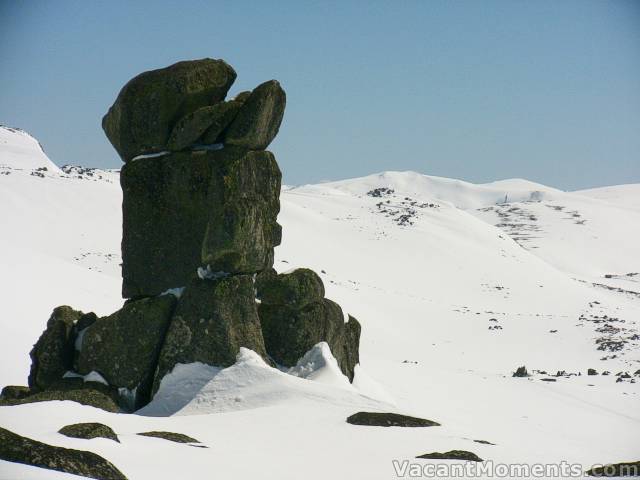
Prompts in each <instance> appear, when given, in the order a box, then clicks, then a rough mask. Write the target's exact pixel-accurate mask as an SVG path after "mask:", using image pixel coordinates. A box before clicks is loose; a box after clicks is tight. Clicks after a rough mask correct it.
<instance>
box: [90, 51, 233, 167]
mask: <svg viewBox="0 0 640 480" xmlns="http://www.w3.org/2000/svg"><path fill="white" fill-rule="evenodd" d="M235 79H236V72H235V71H234V70H233V68H231V66H230V65H228V64H227V63H226V62H225V61H224V60H212V59H210V58H205V59H202V60H191V61H185V62H179V63H176V64H174V65H171V66H169V67H166V68H161V69H159V70H151V71H149V72H144V73H141V74H140V75H138V76H136V77H135V78H133V79H131V80H130V81H129V82H128V83H127V84H126V85H125V86H124V87H123V88H122V90H121V91H120V94H119V95H118V98H117V99H116V101H115V103H114V104H113V106H112V107H111V108H110V109H109V111H108V112H107V114H106V115H105V116H104V118H103V119H102V128H103V129H104V131H105V133H106V135H107V137H108V138H109V141H110V142H111V144H112V145H113V146H114V148H115V149H116V150H117V151H118V154H119V155H120V157H121V158H122V160H123V161H125V162H128V161H129V160H131V159H132V158H134V157H136V156H138V155H143V154H150V153H156V152H161V151H164V150H166V148H167V140H168V139H169V135H170V134H171V130H172V129H173V127H174V125H175V123H176V122H177V121H178V120H180V119H181V118H182V117H183V116H185V115H187V114H189V113H192V112H194V111H195V110H197V109H198V108H200V107H204V106H206V105H213V104H215V103H218V102H220V101H222V100H224V97H225V96H226V95H227V92H228V91H229V88H230V87H231V85H232V84H233V82H234V81H235Z"/></svg>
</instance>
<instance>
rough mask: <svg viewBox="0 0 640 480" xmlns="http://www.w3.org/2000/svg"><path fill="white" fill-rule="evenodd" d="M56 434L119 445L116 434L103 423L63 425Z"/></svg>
mask: <svg viewBox="0 0 640 480" xmlns="http://www.w3.org/2000/svg"><path fill="white" fill-rule="evenodd" d="M58 433H60V434H62V435H64V436H66V437H71V438H82V439H84V440H91V439H92V438H106V439H108V440H114V441H116V442H118V443H120V440H118V435H116V432H114V431H113V430H112V429H111V427H109V426H107V425H104V424H103V423H74V424H72V425H65V426H64V427H62V428H61V429H60V430H58Z"/></svg>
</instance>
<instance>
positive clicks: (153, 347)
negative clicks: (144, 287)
mask: <svg viewBox="0 0 640 480" xmlns="http://www.w3.org/2000/svg"><path fill="white" fill-rule="evenodd" d="M175 303H176V299H175V297H174V296H173V295H162V296H159V297H153V298H145V299H142V300H137V301H134V302H129V303H127V304H126V305H124V306H123V307H122V309H120V310H118V311H117V312H115V313H113V314H112V315H110V316H108V317H104V318H100V319H99V320H98V321H96V322H95V323H94V324H93V325H91V326H90V327H89V328H88V329H87V330H86V332H85V333H84V337H83V339H82V346H81V350H80V354H79V357H78V372H79V373H81V374H83V375H86V374H88V373H89V372H91V371H94V370H95V371H97V372H100V374H101V375H102V376H103V377H104V378H105V380H106V381H107V382H108V383H109V385H111V386H113V387H117V388H126V389H128V390H131V391H133V390H134V389H135V391H136V404H135V406H136V407H139V406H142V405H144V404H146V403H147V401H148V396H149V390H150V388H151V384H152V382H153V376H154V374H155V367H156V362H157V359H158V355H159V353H160V349H161V347H162V343H163V340H164V337H165V335H166V332H167V328H168V326H169V322H170V320H171V316H172V315H173V311H174V307H175Z"/></svg>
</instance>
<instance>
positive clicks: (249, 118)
mask: <svg viewBox="0 0 640 480" xmlns="http://www.w3.org/2000/svg"><path fill="white" fill-rule="evenodd" d="M286 103H287V96H286V94H285V93H284V90H283V89H282V87H281V86H280V83H278V82H277V81H276V80H270V81H268V82H265V83H262V84H260V85H258V86H257V87H256V88H255V90H254V91H253V92H251V95H249V97H248V98H247V99H246V101H245V102H244V105H243V106H242V108H241V109H240V112H239V113H238V116H237V117H236V118H235V120H234V121H233V123H231V125H230V126H229V130H228V131H227V133H226V134H225V137H224V141H225V143H228V144H229V145H239V146H242V147H246V148H249V149H251V150H264V149H265V148H267V147H268V146H269V144H270V143H271V141H272V140H273V139H274V138H275V136H276V135H277V134H278V130H279V129H280V124H281V123H282V117H283V116H284V109H285V106H286Z"/></svg>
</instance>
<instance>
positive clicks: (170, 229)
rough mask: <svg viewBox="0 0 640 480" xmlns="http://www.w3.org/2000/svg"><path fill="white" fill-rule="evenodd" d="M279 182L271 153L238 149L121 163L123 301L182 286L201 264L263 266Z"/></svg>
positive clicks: (272, 240)
mask: <svg viewBox="0 0 640 480" xmlns="http://www.w3.org/2000/svg"><path fill="white" fill-rule="evenodd" d="M280 181H281V174H280V170H279V169H278V166H277V164H276V162H275V159H274V158H273V155H272V154H271V153H269V152H247V150H245V149H242V148H239V147H225V148H224V149H222V150H216V151H198V152H187V151H183V152H176V153H172V154H170V155H166V156H163V157H160V158H148V159H141V160H136V161H135V162H130V163H128V164H126V165H125V166H124V168H123V169H122V172H121V175H120V182H121V185H122V190H123V204H122V210H123V234H122V276H123V284H122V295H123V297H125V298H135V297H139V296H150V295H158V294H160V293H162V292H164V291H166V290H167V289H169V288H175V287H184V286H185V285H187V283H189V281H190V280H191V279H193V278H194V277H195V275H196V270H197V269H198V267H200V266H202V265H206V264H210V265H211V268H212V269H213V270H214V271H225V272H230V273H255V272H258V271H260V270H263V269H265V268H269V267H270V266H271V265H272V264H273V248H274V247H275V246H276V245H278V244H279V243H280V235H281V232H280V226H279V225H278V224H277V223H276V218H277V215H278V212H279V210H280V203H279V194H280Z"/></svg>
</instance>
